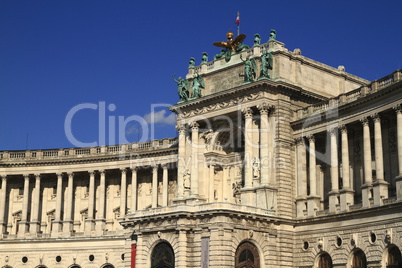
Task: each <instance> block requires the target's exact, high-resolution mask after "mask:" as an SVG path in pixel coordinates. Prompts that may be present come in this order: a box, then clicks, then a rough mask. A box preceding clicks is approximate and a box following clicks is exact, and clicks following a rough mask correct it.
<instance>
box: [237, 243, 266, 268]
mask: <svg viewBox="0 0 402 268" xmlns="http://www.w3.org/2000/svg"><path fill="white" fill-rule="evenodd" d="M235 267H236V268H259V267H260V256H259V254H258V249H257V247H256V246H255V245H254V244H252V243H250V242H244V243H241V244H240V246H239V247H238V248H237V250H236V255H235Z"/></svg>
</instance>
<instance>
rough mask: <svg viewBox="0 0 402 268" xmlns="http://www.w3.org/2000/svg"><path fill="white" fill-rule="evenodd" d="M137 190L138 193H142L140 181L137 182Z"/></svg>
mask: <svg viewBox="0 0 402 268" xmlns="http://www.w3.org/2000/svg"><path fill="white" fill-rule="evenodd" d="M137 191H138V195H141V194H142V183H139V184H138V188H137Z"/></svg>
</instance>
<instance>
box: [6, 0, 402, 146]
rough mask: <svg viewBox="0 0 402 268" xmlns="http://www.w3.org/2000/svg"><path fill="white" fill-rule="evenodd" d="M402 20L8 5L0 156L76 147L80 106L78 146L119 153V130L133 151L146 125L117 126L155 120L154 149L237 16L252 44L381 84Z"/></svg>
mask: <svg viewBox="0 0 402 268" xmlns="http://www.w3.org/2000/svg"><path fill="white" fill-rule="evenodd" d="M401 10H402V1H387V0H385V1H360V0H354V1H237V0H233V1H191V0H189V1H126V0H117V1H111V0H96V1H89V0H69V1H67V0H59V1H42V0H35V1H28V0H1V1H0V92H1V98H0V102H1V103H0V122H1V124H0V126H1V128H0V150H25V149H51V148H64V147H74V144H72V143H71V142H70V140H69V139H68V135H66V133H65V127H64V125H65V121H66V116H68V114H69V111H71V109H74V107H80V106H79V105H81V106H82V105H83V106H82V107H87V108H85V109H82V110H79V111H78V112H77V113H76V114H74V116H73V117H72V118H71V122H72V128H71V129H72V131H71V133H72V135H73V136H74V138H75V139H76V140H79V141H80V142H82V144H89V143H93V142H95V143H99V142H100V143H106V144H114V143H119V141H120V140H121V139H119V137H118V136H119V126H122V125H123V126H124V129H123V132H124V138H125V139H126V140H127V141H128V142H134V141H137V140H139V139H141V138H142V134H143V133H141V130H138V129H139V127H140V124H137V123H135V122H136V121H135V120H133V121H131V122H128V123H127V122H126V123H127V124H126V125H124V124H120V125H119V118H120V119H121V120H123V121H120V123H124V122H125V121H124V120H126V119H127V118H131V119H136V118H139V117H141V118H145V120H147V118H149V114H150V113H151V112H152V111H154V112H155V115H156V119H157V122H156V123H155V125H154V130H155V138H164V137H174V136H176V131H175V128H174V124H173V122H174V118H173V117H172V115H171V114H170V112H169V111H166V109H164V108H163V107H164V106H167V105H172V104H175V103H176V102H177V101H178V96H177V90H176V89H177V87H176V84H175V82H174V81H173V79H172V75H173V74H176V76H184V75H185V74H186V73H187V67H188V61H189V58H190V57H195V58H196V63H197V65H198V64H199V63H200V61H201V56H202V52H207V53H208V54H209V55H210V58H212V57H213V55H215V54H217V53H219V48H216V47H214V46H213V45H212V43H213V42H215V41H223V40H224V39H225V34H226V32H227V31H228V30H229V29H230V28H231V29H232V30H233V31H235V30H236V26H235V25H234V22H235V18H236V12H237V11H240V14H241V26H240V27H241V28H240V29H241V32H242V33H244V34H246V35H247V38H246V40H245V42H244V43H246V44H249V45H251V44H252V42H253V36H254V34H255V33H259V34H260V35H261V36H262V41H263V42H264V43H265V42H266V41H267V40H268V35H269V31H270V29H275V30H276V31H277V40H279V41H281V42H283V43H285V44H286V48H288V49H289V50H293V49H295V48H300V49H301V51H302V54H303V55H304V56H306V57H309V58H312V59H314V60H317V61H320V62H323V63H325V64H327V65H330V66H333V67H337V66H338V65H344V66H345V68H346V71H347V72H349V73H352V74H354V75H357V76H360V77H363V78H365V79H368V80H375V79H378V78H381V77H383V76H386V75H388V74H390V73H392V72H393V71H394V70H396V69H400V68H402V53H401V44H402V31H401V26H402V23H401V21H400V11H401ZM85 105H86V106H85ZM88 105H89V106H88ZM155 106H156V108H155ZM88 107H92V108H88ZM101 107H103V108H104V110H103V111H104V115H105V116H106V118H105V120H106V121H105V122H103V123H102V122H101V123H100V122H99V114H100V111H101V110H102V109H100V108H101ZM113 122H114V127H113ZM146 122H149V121H146ZM100 124H101V125H102V124H104V126H105V129H106V130H107V131H106V132H107V133H106V134H105V135H106V136H105V138H104V140H103V141H102V140H101V139H99V125H100ZM109 129H112V131H111V132H110V133H109ZM120 132H121V130H120Z"/></svg>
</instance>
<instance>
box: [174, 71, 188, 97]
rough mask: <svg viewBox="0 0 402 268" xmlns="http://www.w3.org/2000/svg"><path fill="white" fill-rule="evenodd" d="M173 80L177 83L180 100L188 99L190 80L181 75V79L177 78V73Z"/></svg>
mask: <svg viewBox="0 0 402 268" xmlns="http://www.w3.org/2000/svg"><path fill="white" fill-rule="evenodd" d="M173 80H174V81H175V82H176V83H177V93H178V94H179V97H180V101H188V97H189V88H190V86H189V83H188V80H187V79H183V78H181V77H179V80H176V78H175V75H173Z"/></svg>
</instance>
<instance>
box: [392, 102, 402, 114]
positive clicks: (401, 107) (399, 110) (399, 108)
mask: <svg viewBox="0 0 402 268" xmlns="http://www.w3.org/2000/svg"><path fill="white" fill-rule="evenodd" d="M392 108H393V109H394V110H395V113H396V114H400V113H402V105H401V104H397V105H395V106H394V107H392Z"/></svg>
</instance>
